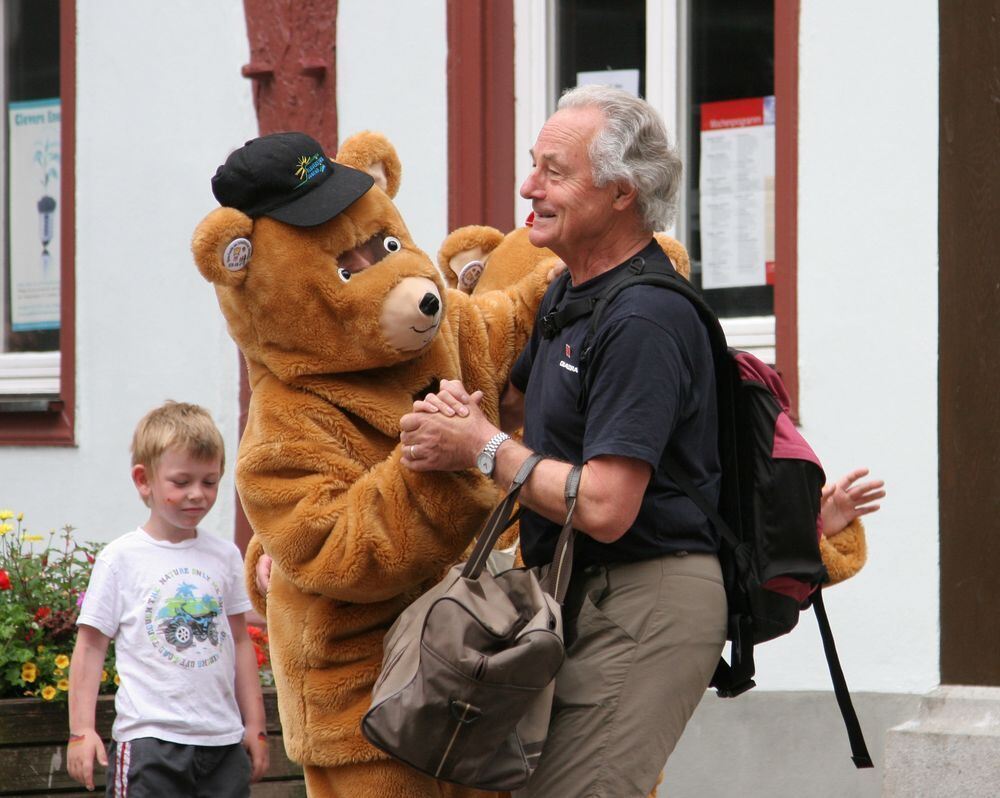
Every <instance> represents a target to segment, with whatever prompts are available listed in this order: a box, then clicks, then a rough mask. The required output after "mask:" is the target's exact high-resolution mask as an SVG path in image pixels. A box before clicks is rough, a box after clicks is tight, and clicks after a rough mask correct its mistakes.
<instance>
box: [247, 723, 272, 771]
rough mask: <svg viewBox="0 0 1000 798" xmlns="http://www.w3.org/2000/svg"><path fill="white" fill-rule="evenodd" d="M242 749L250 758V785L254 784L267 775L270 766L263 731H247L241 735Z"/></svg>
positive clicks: (265, 737) (269, 757)
mask: <svg viewBox="0 0 1000 798" xmlns="http://www.w3.org/2000/svg"><path fill="white" fill-rule="evenodd" d="M243 747H244V748H245V749H246V750H247V755H248V756H249V757H250V783H251V784H255V783H257V782H258V781H260V780H261V779H262V778H264V776H265V775H266V774H267V769H268V768H269V767H270V766H271V751H270V749H269V748H268V746H267V734H266V733H265V732H264V730H263V729H247V730H246V732H245V733H244V734H243Z"/></svg>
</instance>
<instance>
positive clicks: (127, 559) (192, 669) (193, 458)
mask: <svg viewBox="0 0 1000 798" xmlns="http://www.w3.org/2000/svg"><path fill="white" fill-rule="evenodd" d="M223 467H224V451H223V442H222V436H221V435H220V434H219V430H218V429H217V428H216V426H215V424H214V423H213V421H212V418H211V416H210V415H209V414H208V413H207V412H206V411H205V410H204V409H203V408H201V407H198V406H197V405H190V404H183V403H180V402H167V403H166V404H165V405H163V406H162V407H158V408H156V409H155V410H152V411H150V412H149V413H148V414H146V416H145V417H144V418H143V419H142V420H141V421H140V422H139V425H138V427H137V428H136V430H135V435H134V436H133V438H132V481H133V482H134V483H135V486H136V489H137V490H138V491H139V496H140V497H141V498H142V500H143V502H145V504H146V506H147V507H149V520H148V521H146V523H145V524H143V525H142V526H141V527H139V528H138V529H136V530H135V531H134V532H129V533H128V534H126V535H124V536H122V537H120V538H118V539H117V540H115V541H114V542H112V543H111V544H109V545H108V546H107V547H105V549H104V550H103V551H102V552H101V554H100V556H99V557H98V558H97V562H96V563H95V564H94V571H93V574H92V575H91V578H90V585H89V586H88V588H87V593H86V596H85V598H84V600H83V605H82V607H81V610H80V618H79V620H78V621H77V623H78V625H79V629H78V632H77V639H76V646H75V648H74V649H73V659H72V662H71V665H70V675H69V723H70V727H69V728H70V736H69V756H68V770H69V774H70V775H71V776H72V777H73V778H74V779H76V780H77V781H79V782H81V783H82V784H84V785H86V787H87V789H88V790H93V789H94V775H93V771H94V758H95V757H96V758H97V761H98V762H100V763H101V764H102V765H107V757H106V756H105V752H104V747H103V745H102V743H101V739H100V737H99V736H98V734H97V732H96V731H95V729H94V713H95V705H96V701H97V690H98V684H99V682H100V677H101V669H102V667H103V665H104V657H105V653H106V651H107V648H108V643H109V642H110V641H111V640H114V641H115V657H116V660H115V661H116V666H117V669H118V675H119V676H120V678H121V684H120V686H119V688H118V694H117V696H116V697H115V711H116V713H117V717H116V718H115V723H114V727H113V729H112V737H113V738H114V745H113V750H112V756H111V767H110V768H109V770H108V781H107V793H106V794H107V795H108V796H128V795H133V794H134V795H164V796H165V795H170V796H195V795H205V796H208V795H210V796H213V798H214V796H219V797H220V798H222V797H224V796H248V795H249V794H250V786H249V783H250V782H251V781H257V780H258V779H260V778H261V777H262V776H263V775H264V773H265V772H266V771H267V767H268V748H267V738H266V735H265V731H264V702H263V699H262V697H261V692H260V682H259V680H258V676H257V662H256V658H255V656H254V652H253V647H252V644H251V642H250V638H249V637H248V635H247V631H246V621H245V620H244V617H243V613H244V612H246V611H247V610H249V609H250V601H249V599H248V598H247V595H246V591H245V589H244V587H243V564H242V561H241V558H240V553H239V551H238V550H237V548H236V547H235V546H234V545H233V544H232V543H230V542H227V541H224V540H220V539H218V538H215V537H212V536H210V535H206V534H204V533H201V532H199V531H198V528H197V527H198V524H199V523H200V522H201V520H202V519H203V518H204V517H205V516H206V515H207V514H208V512H209V510H211V509H212V505H214V504H215V498H216V494H217V493H218V490H219V479H220V478H221V476H222V471H223ZM241 716H242V720H241ZM241 743H242V744H241ZM248 754H249V758H248ZM130 790H131V792H130Z"/></svg>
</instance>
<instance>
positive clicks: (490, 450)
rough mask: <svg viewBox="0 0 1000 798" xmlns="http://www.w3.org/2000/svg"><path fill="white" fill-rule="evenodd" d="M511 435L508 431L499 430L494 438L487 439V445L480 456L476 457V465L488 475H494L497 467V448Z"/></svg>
mask: <svg viewBox="0 0 1000 798" xmlns="http://www.w3.org/2000/svg"><path fill="white" fill-rule="evenodd" d="M509 440H510V435H508V434H507V433H506V432H498V433H497V434H496V435H494V436H493V437H492V438H490V439H489V441H487V443H486V446H484V447H483V450H482V451H481V452H480V453H479V457H477V458H476V467H477V468H478V469H479V470H480V471H482V472H483V473H484V474H485V475H486V476H488V477H489V476H493V469H494V468H496V465H497V461H496V454H497V449H499V448H500V444H501V443H503V442H504V441H509Z"/></svg>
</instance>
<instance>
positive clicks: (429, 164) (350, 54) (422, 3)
mask: <svg viewBox="0 0 1000 798" xmlns="http://www.w3.org/2000/svg"><path fill="white" fill-rule="evenodd" d="M446 25H447V17H446V7H445V0H410V2H406V3H399V2H395V1H394V0H340V3H339V4H338V6H337V124H338V128H339V136H340V139H341V140H343V139H345V138H347V137H348V136H350V135H351V134H353V133H357V132H359V131H361V130H377V131H379V132H381V133H384V134H385V135H386V136H387V137H388V138H389V140H390V141H391V142H392V143H393V145H394V146H395V147H396V151H397V152H398V153H399V158H400V161H401V162H402V164H403V181H402V185H401V187H400V190H399V194H398V195H397V196H396V204H397V206H398V207H399V209H400V212H401V213H402V215H403V220H404V221H405V222H406V225H407V227H408V228H409V229H410V234H411V235H412V236H413V240H414V242H415V243H416V244H417V246H418V247H420V248H421V249H423V250H424V251H425V252H426V253H427V254H428V255H429V256H430V257H431V259H432V260H434V261H435V262H436V260H437V251H438V247H439V246H440V245H441V242H442V241H443V240H444V237H445V235H446V234H447V232H448V86H447V56H448V39H447V27H446Z"/></svg>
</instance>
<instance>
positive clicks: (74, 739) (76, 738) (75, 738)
mask: <svg viewBox="0 0 1000 798" xmlns="http://www.w3.org/2000/svg"><path fill="white" fill-rule="evenodd" d="M86 737H87V735H85V734H73V732H70V734H69V741H68V742H67V745H73V743H80V742H83V741H84V739H86Z"/></svg>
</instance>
